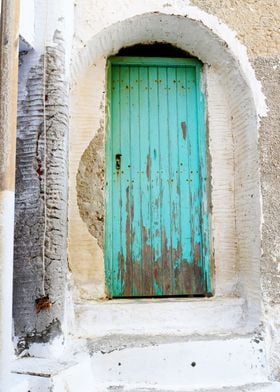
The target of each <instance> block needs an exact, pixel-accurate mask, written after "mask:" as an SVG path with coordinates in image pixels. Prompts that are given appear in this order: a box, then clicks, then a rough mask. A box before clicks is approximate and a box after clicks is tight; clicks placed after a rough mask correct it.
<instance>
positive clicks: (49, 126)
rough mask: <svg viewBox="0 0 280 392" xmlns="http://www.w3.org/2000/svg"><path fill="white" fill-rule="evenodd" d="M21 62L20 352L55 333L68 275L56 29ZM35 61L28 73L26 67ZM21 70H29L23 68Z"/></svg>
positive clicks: (63, 89)
mask: <svg viewBox="0 0 280 392" xmlns="http://www.w3.org/2000/svg"><path fill="white" fill-rule="evenodd" d="M32 56H34V55H33V54H32V53H31V54H26V55H25V56H23V57H22V62H21V67H22V68H23V69H22V74H21V73H20V75H21V77H22V78H23V74H24V73H27V79H26V89H25V90H21V92H20V95H19V107H18V112H19V115H18V138H17V177H16V216H15V220H16V222H15V250H14V325H15V333H16V335H17V336H19V337H22V339H23V340H22V342H20V343H21V346H20V347H19V350H21V349H23V348H25V347H26V346H28V344H29V343H30V342H44V341H47V340H48V339H49V338H50V337H51V336H53V335H56V334H57V333H60V332H61V323H62V321H63V315H64V305H65V290H66V289H65V285H66V269H67V263H66V261H67V182H68V180H67V161H68V154H67V150H68V144H67V136H68V98H67V97H68V84H67V82H66V80H65V46H64V40H63V37H62V34H61V32H60V31H55V33H54V37H53V45H51V46H46V48H45V52H44V54H43V55H41V56H40V58H39V59H38V61H37V60H36V57H35V59H34V57H33V59H32ZM32 61H33V62H34V65H33V66H32V67H31V69H28V66H29V64H30V63H32ZM26 68H27V70H26Z"/></svg>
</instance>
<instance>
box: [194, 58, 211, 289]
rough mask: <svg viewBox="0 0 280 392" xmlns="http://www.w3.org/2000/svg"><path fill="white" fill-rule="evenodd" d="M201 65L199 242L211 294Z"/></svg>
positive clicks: (198, 72) (198, 85)
mask: <svg viewBox="0 0 280 392" xmlns="http://www.w3.org/2000/svg"><path fill="white" fill-rule="evenodd" d="M201 71H202V65H201V64H196V88H197V94H196V95H197V113H198V148H199V157H200V162H199V166H200V180H201V242H202V268H203V272H204V284H205V293H206V294H208V295H211V293H212V287H211V270H210V267H211V266H210V262H211V260H210V257H211V256H210V255H211V249H210V226H209V208H208V204H210V203H209V200H208V197H207V196H208V184H209V183H208V177H207V172H208V168H207V142H206V140H207V132H206V126H205V124H206V115H205V105H204V95H203V93H202V90H201ZM209 197H210V195H209Z"/></svg>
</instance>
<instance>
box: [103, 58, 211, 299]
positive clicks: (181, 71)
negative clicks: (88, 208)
mask: <svg viewBox="0 0 280 392" xmlns="http://www.w3.org/2000/svg"><path fill="white" fill-rule="evenodd" d="M200 73H201V64H200V63H199V62H198V61H196V60H194V59H163V58H132V57H131V58H128V57H115V58H111V59H110V61H109V64H108V126H107V135H106V218H105V260H106V262H105V266H106V268H105V272H106V286H107V293H108V296H109V297H135V296H136V297H150V296H180V295H208V294H210V292H211V286H210V268H209V264H210V262H209V259H210V256H209V255H210V250H209V230H208V211H207V194H206V191H207V182H208V181H207V171H206V169H207V165H206V132H205V124H204V106H203V105H204V103H203V95H202V93H201V88H200Z"/></svg>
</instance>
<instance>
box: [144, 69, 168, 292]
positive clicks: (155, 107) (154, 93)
mask: <svg viewBox="0 0 280 392" xmlns="http://www.w3.org/2000/svg"><path fill="white" fill-rule="evenodd" d="M160 69H161V68H160V67H150V69H149V80H150V82H149V84H150V90H149V91H150V92H149V94H150V102H151V103H152V105H150V107H149V118H150V168H149V170H148V172H147V177H149V178H148V180H149V181H150V183H151V242H152V263H153V264H152V279H153V282H152V290H153V295H163V287H162V257H161V253H162V250H161V202H160V155H161V151H160V128H161V124H160V118H161V116H162V115H163V113H162V111H161V107H160V101H159V100H160V94H161V91H160V85H161V79H160V75H159V70H160ZM163 116H164V115H163Z"/></svg>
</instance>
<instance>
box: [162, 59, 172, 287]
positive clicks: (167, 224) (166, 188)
mask: <svg viewBox="0 0 280 392" xmlns="http://www.w3.org/2000/svg"><path fill="white" fill-rule="evenodd" d="M159 79H160V80H161V81H162V82H161V84H160V91H159V125H160V168H161V186H160V196H161V198H160V200H161V237H162V241H161V252H162V273H163V275H162V285H163V293H164V295H171V293H172V278H171V276H172V268H171V264H172V259H171V257H172V255H171V253H172V252H171V246H172V245H171V210H170V197H171V196H170V175H169V170H170V146H169V143H170V140H169V138H170V136H169V122H168V89H169V88H170V87H169V85H168V78H167V68H166V67H161V68H160V70H159Z"/></svg>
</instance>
